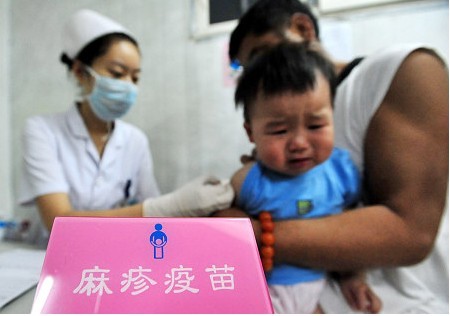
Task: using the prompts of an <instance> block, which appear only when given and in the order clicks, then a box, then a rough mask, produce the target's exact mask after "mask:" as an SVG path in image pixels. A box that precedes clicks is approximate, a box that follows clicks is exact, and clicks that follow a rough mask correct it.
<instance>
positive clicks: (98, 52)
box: [60, 33, 139, 70]
mask: <svg viewBox="0 0 450 316" xmlns="http://www.w3.org/2000/svg"><path fill="white" fill-rule="evenodd" d="M119 41H129V42H130V43H132V44H134V45H135V46H136V48H137V49H139V45H138V43H137V42H136V40H135V39H133V38H132V37H130V36H128V35H126V34H123V33H110V34H106V35H103V36H100V37H98V38H96V39H95V40H93V41H92V42H90V43H88V44H87V45H86V46H84V47H83V49H82V50H81V51H80V52H79V53H78V55H77V56H76V57H75V58H74V59H71V58H70V57H69V56H67V55H66V54H65V53H62V54H61V58H60V60H61V62H62V63H63V64H65V65H66V66H67V68H68V69H69V70H71V69H72V65H73V62H74V60H79V61H81V62H82V63H83V64H85V65H88V66H91V65H92V63H93V62H94V60H95V59H97V58H99V57H101V56H103V55H104V54H106V52H107V51H108V49H109V48H110V47H111V45H112V44H114V43H116V42H119Z"/></svg>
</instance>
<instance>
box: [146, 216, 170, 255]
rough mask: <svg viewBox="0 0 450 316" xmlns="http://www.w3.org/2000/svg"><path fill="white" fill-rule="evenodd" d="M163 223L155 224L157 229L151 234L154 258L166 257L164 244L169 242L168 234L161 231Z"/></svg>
mask: <svg viewBox="0 0 450 316" xmlns="http://www.w3.org/2000/svg"><path fill="white" fill-rule="evenodd" d="M162 228H163V226H162V225H161V224H156V225H155V229H156V230H155V231H154V232H153V233H152V234H151V235H150V244H151V245H152V246H153V258H155V259H163V258H164V246H165V245H166V244H167V235H166V234H165V233H164V232H163V231H161V230H162Z"/></svg>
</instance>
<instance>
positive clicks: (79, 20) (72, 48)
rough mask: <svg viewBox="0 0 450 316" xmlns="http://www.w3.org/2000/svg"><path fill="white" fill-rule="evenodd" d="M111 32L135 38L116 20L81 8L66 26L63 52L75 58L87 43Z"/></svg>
mask: <svg viewBox="0 0 450 316" xmlns="http://www.w3.org/2000/svg"><path fill="white" fill-rule="evenodd" d="M111 33H123V34H126V35H128V36H130V37H131V38H134V36H133V35H132V34H131V32H130V31H128V30H127V29H126V28H124V27H123V26H122V25H120V24H119V23H117V22H116V21H113V20H111V19H110V18H108V17H106V16H104V15H101V14H99V13H97V12H95V11H92V10H88V9H82V10H79V11H77V12H76V13H75V14H74V15H73V16H72V17H71V18H70V19H69V20H68V21H67V23H66V25H65V27H64V32H63V52H64V53H65V54H66V55H67V57H69V58H70V59H74V58H75V57H76V56H77V55H78V53H79V52H80V51H81V50H82V49H83V48H84V47H85V46H86V45H87V44H89V43H90V42H92V41H93V40H95V39H97V38H99V37H101V36H103V35H107V34H111Z"/></svg>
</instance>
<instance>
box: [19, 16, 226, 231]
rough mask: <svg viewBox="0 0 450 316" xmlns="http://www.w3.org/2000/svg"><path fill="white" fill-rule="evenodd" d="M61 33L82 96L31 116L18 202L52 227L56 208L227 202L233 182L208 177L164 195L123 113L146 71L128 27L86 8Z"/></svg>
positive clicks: (194, 207)
mask: <svg viewBox="0 0 450 316" xmlns="http://www.w3.org/2000/svg"><path fill="white" fill-rule="evenodd" d="M63 41H64V49H63V54H62V56H61V61H62V62H63V63H64V64H65V65H67V67H68V69H69V72H70V73H71V75H73V77H74V78H75V79H76V82H77V84H78V86H79V89H80V98H79V99H78V100H76V101H75V102H74V104H73V105H72V106H70V107H69V109H68V110H66V111H65V112H62V113H56V114H52V115H45V116H43V115H42V116H35V117H31V118H29V119H28V120H27V121H26V124H25V128H24V132H23V152H24V157H23V158H24V159H23V164H24V165H23V169H22V170H23V173H22V181H21V187H20V192H19V203H20V204H22V205H29V204H35V205H36V206H37V208H38V210H39V213H40V216H41V219H42V221H43V223H44V224H45V226H46V227H47V229H48V230H49V231H50V230H51V228H52V224H53V220H54V219H55V217H57V216H106V217H141V216H188V215H196V216H201V215H206V214H208V213H209V212H210V211H212V210H214V209H221V208H225V207H227V206H229V204H230V203H231V200H232V199H233V191H232V189H231V187H230V186H229V184H228V183H227V182H220V181H211V179H210V178H208V177H200V178H198V179H196V180H194V181H192V182H191V183H188V184H187V185H185V186H184V187H182V188H180V189H178V190H177V191H175V192H173V193H170V194H168V195H165V196H161V197H159V195H160V191H159V189H158V185H157V183H156V180H155V176H154V173H153V161H152V155H151V150H150V147H149V144H148V141H147V138H146V136H145V134H144V133H143V132H142V131H141V130H140V129H138V128H137V127H135V126H132V125H131V124H128V123H126V122H124V121H122V120H120V118H121V117H123V116H124V115H125V114H126V113H128V111H129V110H130V109H131V108H132V107H133V105H134V104H135V101H136V97H137V94H138V87H137V83H138V81H139V77H140V73H141V68H140V64H141V53H140V50H139V46H138V43H137V41H136V39H135V38H134V36H133V35H132V34H131V33H130V32H129V31H128V30H127V29H126V28H124V27H123V26H122V25H120V24H118V23H117V22H115V21H113V20H111V19H109V18H108V17H105V16H103V15H101V14H99V13H97V12H94V11H91V10H86V9H84V10H80V11H78V12H76V13H75V14H74V15H73V16H72V17H71V18H70V19H69V21H68V22H67V24H66V26H65V30H64V37H63ZM186 210H189V211H190V212H192V213H189V214H186V213H185V211H186Z"/></svg>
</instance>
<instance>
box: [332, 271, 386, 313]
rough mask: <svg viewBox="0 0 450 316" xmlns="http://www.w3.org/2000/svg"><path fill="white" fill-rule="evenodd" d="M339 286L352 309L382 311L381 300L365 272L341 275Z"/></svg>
mask: <svg viewBox="0 0 450 316" xmlns="http://www.w3.org/2000/svg"><path fill="white" fill-rule="evenodd" d="M339 286H340V288H341V291H342V294H343V295H344V297H345V299H346V301H347V303H348V305H350V307H351V308H352V309H354V310H357V311H360V312H363V313H370V314H376V313H379V312H380V310H381V305H382V304H381V300H380V298H379V297H378V296H377V295H376V294H375V293H374V292H373V291H372V289H371V288H370V287H369V285H367V283H366V281H365V279H364V276H363V274H359V273H358V274H354V275H351V274H350V275H346V276H341V277H340V278H339Z"/></svg>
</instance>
